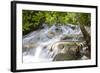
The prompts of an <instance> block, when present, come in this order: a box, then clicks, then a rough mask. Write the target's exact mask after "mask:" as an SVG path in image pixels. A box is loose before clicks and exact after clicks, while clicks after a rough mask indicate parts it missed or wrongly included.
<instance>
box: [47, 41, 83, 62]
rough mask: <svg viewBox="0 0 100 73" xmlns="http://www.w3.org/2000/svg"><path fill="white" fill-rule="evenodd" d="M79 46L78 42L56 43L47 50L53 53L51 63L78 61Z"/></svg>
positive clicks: (79, 55)
mask: <svg viewBox="0 0 100 73" xmlns="http://www.w3.org/2000/svg"><path fill="white" fill-rule="evenodd" d="M79 44H80V43H79V42H56V43H54V44H53V45H49V47H48V48H49V49H50V51H51V50H52V51H51V52H53V56H54V59H53V61H59V60H60V61H63V60H78V59H80V57H81V53H80V50H81V47H80V46H79Z"/></svg>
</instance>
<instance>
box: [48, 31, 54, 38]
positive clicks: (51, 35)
mask: <svg viewBox="0 0 100 73" xmlns="http://www.w3.org/2000/svg"><path fill="white" fill-rule="evenodd" d="M54 36H55V33H54V32H52V31H49V32H48V33H47V37H48V38H53V37H54Z"/></svg>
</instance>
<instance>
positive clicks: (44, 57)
mask: <svg viewBox="0 0 100 73" xmlns="http://www.w3.org/2000/svg"><path fill="white" fill-rule="evenodd" d="M64 35H82V32H81V30H80V27H79V25H72V24H69V25H66V26H64V25H62V26H55V25H53V26H51V27H48V26H46V24H44V28H43V29H39V30H36V31H33V32H31V33H29V34H27V35H25V36H23V63H31V62H50V61H52V60H53V58H54V56H55V55H56V54H57V49H56V50H54V51H50V49H49V48H48V47H47V46H48V45H52V44H54V43H55V42H58V41H61V38H62V37H63V36H64ZM67 40H68V41H79V39H77V38H71V39H67ZM55 51H56V53H55Z"/></svg>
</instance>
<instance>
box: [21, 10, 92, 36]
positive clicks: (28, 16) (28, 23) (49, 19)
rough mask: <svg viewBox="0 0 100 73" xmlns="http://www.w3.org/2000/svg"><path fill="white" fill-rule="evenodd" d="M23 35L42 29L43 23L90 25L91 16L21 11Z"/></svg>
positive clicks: (71, 13) (50, 24)
mask: <svg viewBox="0 0 100 73" xmlns="http://www.w3.org/2000/svg"><path fill="white" fill-rule="evenodd" d="M22 19H23V34H24V35H25V34H27V33H29V32H30V31H34V30H37V29H39V28H42V25H43V24H44V23H45V24H47V25H48V26H52V25H54V24H55V25H67V24H74V25H77V24H82V25H88V26H90V25H91V23H90V22H91V21H90V20H91V15H90V14H89V13H75V12H57V11H33V10H23V11H22Z"/></svg>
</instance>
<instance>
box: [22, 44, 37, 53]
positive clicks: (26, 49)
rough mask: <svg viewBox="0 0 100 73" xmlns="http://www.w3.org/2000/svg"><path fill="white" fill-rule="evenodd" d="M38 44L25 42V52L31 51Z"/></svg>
mask: <svg viewBox="0 0 100 73" xmlns="http://www.w3.org/2000/svg"><path fill="white" fill-rule="evenodd" d="M36 47H37V44H34V43H29V44H23V49H22V50H23V52H25V51H29V50H30V49H33V48H36Z"/></svg>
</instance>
